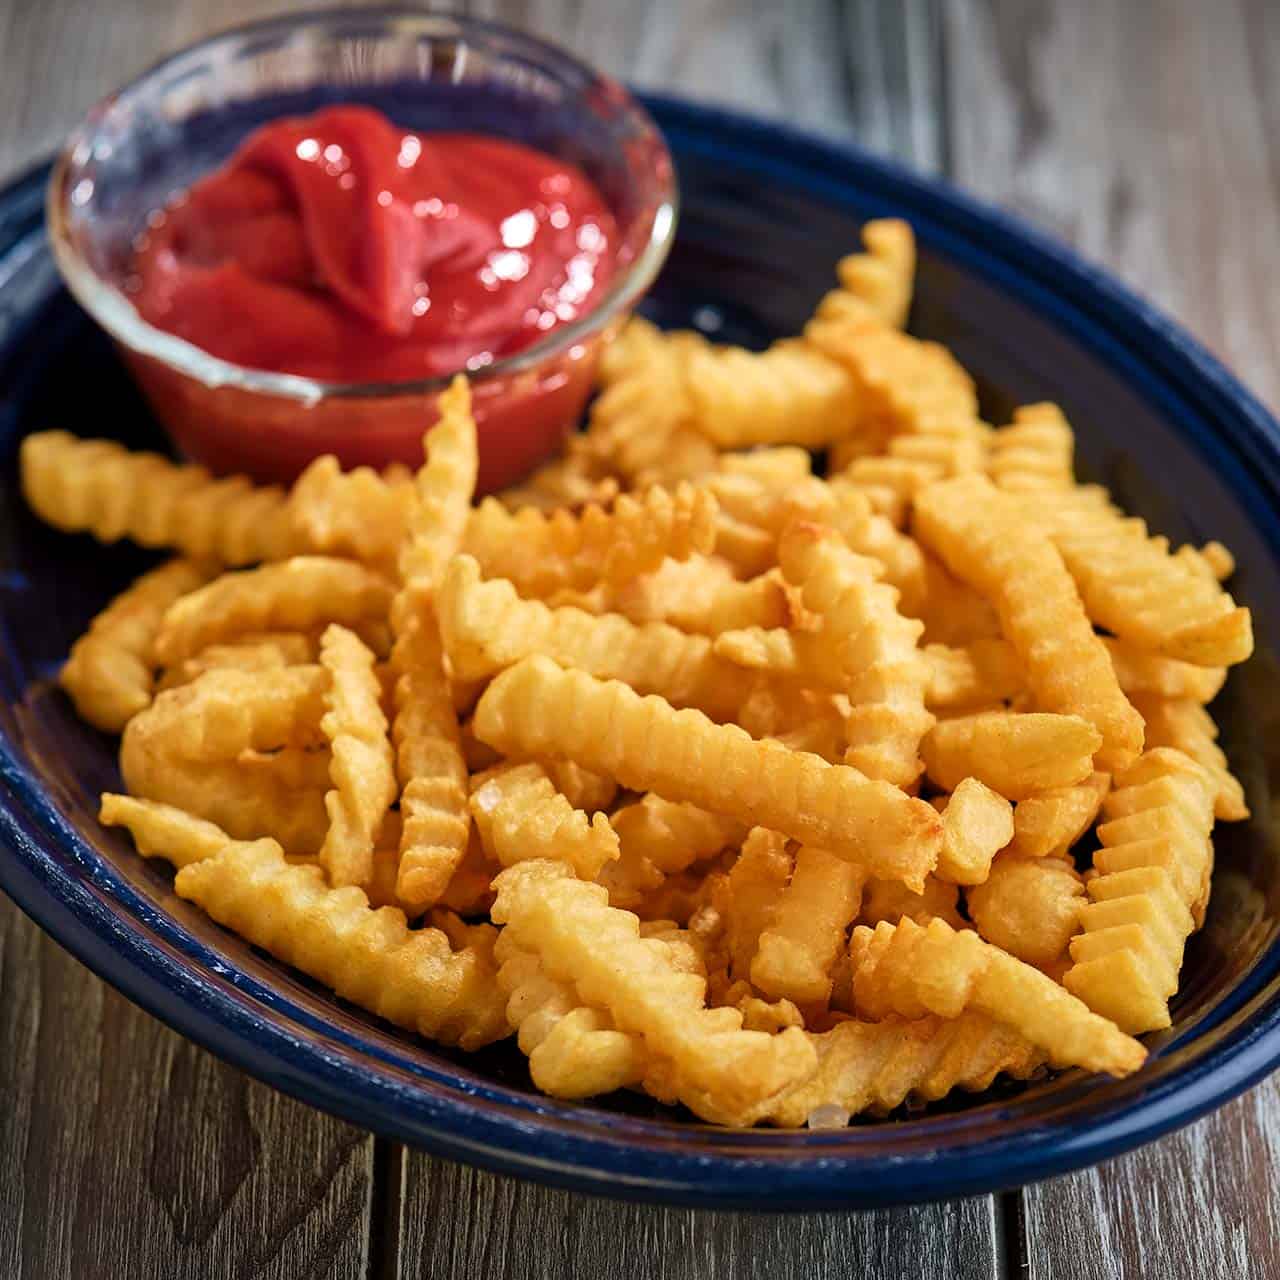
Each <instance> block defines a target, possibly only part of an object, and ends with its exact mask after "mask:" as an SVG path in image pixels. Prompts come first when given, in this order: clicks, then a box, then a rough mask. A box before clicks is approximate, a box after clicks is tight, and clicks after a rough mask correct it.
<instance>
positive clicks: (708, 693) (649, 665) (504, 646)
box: [437, 556, 743, 720]
mask: <svg viewBox="0 0 1280 1280" xmlns="http://www.w3.org/2000/svg"><path fill="white" fill-rule="evenodd" d="M437 608H438V614H439V620H440V628H441V634H442V636H443V638H444V642H445V647H446V650H447V652H448V654H449V661H450V664H451V665H452V667H453V670H454V671H455V672H457V673H458V674H459V675H461V676H464V677H466V678H469V679H477V678H484V677H487V676H490V675H493V674H494V673H495V672H498V671H501V670H502V669H503V668H504V667H509V666H512V665H513V664H515V663H516V662H519V661H520V660H521V659H522V658H526V657H529V656H530V655H531V654H544V655H545V656H547V657H549V658H551V659H552V660H553V661H554V662H558V663H560V664H562V665H564V666H566V667H576V668H579V669H581V670H583V671H588V672H590V673H591V674H592V675H594V676H599V677H600V678H601V679H606V680H623V681H625V682H626V683H627V684H629V685H631V686H632V687H633V688H634V689H636V690H638V691H639V692H640V693H657V694H661V695H662V696H663V697H664V698H666V699H667V701H669V702H671V703H672V704H673V705H675V706H693V707H697V708H699V710H701V711H705V712H706V713H707V714H708V715H709V716H711V717H712V718H713V719H716V720H728V719H731V718H732V717H733V715H734V713H735V712H736V711H737V708H738V706H739V704H740V703H741V701H742V698H743V690H742V682H741V676H740V674H739V673H738V672H737V671H736V670H735V668H734V666H733V664H732V663H730V662H727V661H726V660H724V659H723V658H719V657H717V656H716V654H715V653H714V652H713V651H712V642H711V640H710V639H708V637H706V636H698V635H688V634H687V633H685V632H683V631H680V630H677V629H676V628H675V627H671V626H668V625H667V624H666V623H665V622H649V623H645V624H644V625H642V626H637V625H636V624H635V623H634V622H630V621H628V620H627V619H626V618H624V617H622V616H621V615H620V614H616V613H606V614H599V615H597V614H592V613H585V612H583V610H581V609H574V608H563V609H549V608H548V607H547V606H546V605H545V604H543V603H542V602H541V601H540V600H521V599H520V597H519V596H518V595H517V594H516V590H515V587H514V586H513V585H512V584H511V583H510V582H508V581H506V580H505V579H502V578H495V579H492V580H490V581H488V582H482V581H481V580H480V566H479V565H478V564H477V563H476V561H475V560H473V559H472V558H471V557H470V556H456V557H455V558H454V559H453V560H452V561H451V563H450V565H449V570H448V572H447V573H446V575H445V579H444V582H443V583H442V584H441V587H440V592H439V596H438V599H437Z"/></svg>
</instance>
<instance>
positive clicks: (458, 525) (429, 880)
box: [391, 377, 479, 913]
mask: <svg viewBox="0 0 1280 1280" xmlns="http://www.w3.org/2000/svg"><path fill="white" fill-rule="evenodd" d="M439 408H440V418H439V421H438V422H437V423H436V424H435V426H433V427H432V428H431V430H430V431H428V432H427V434H426V437H425V438H424V440H423V451H424V453H425V454H426V459H427V460H426V463H425V464H424V465H423V466H422V467H421V468H419V470H418V473H417V475H416V476H415V477H414V492H415V496H416V501H415V503H414V507H413V510H412V511H411V513H410V517H409V533H408V536H407V537H406V539H405V542H404V545H403V546H402V547H401V550H400V562H399V568H400V582H401V585H400V590H399V591H398V592H396V595H395V598H394V599H393V600H392V602H391V627H392V631H393V632H394V634H395V643H394V646H393V648H392V652H391V665H392V668H393V670H394V671H395V675H396V682H395V690H394V694H393V701H394V705H395V714H394V716H393V718H392V725H391V737H392V742H393V744H394V746H395V751H396V773H397V776H398V778H399V781H400V813H401V818H402V824H401V835H400V870H399V874H398V877H397V880H396V894H397V896H398V897H399V899H400V900H401V902H403V903H404V904H405V905H406V907H407V909H409V910H411V911H413V912H415V913H416V912H418V911H422V910H424V909H425V908H427V907H429V906H431V905H432V904H433V903H435V902H437V901H439V899H440V897H441V895H442V894H444V893H445V892H446V890H447V888H448V886H449V883H450V881H451V879H452V878H453V875H454V873H455V872H456V871H457V869H458V866H459V864H460V863H461V862H462V860H463V857H464V855H465V854H466V851H467V845H468V838H469V836H470V831H471V812H470V810H469V809H468V807H467V763H466V759H465V757H464V755H463V750H462V740H461V735H460V732H459V729H458V716H457V712H456V711H455V710H454V704H453V689H452V687H451V685H450V681H449V677H448V673H447V672H446V670H445V661H444V648H443V645H442V643H441V640H440V631H439V627H438V625H437V622H436V615H435V602H434V596H435V591H436V588H437V586H438V585H439V581H440V578H441V576H442V575H443V573H444V567H445V565H446V564H447V563H448V561H449V559H450V557H451V556H453V555H454V554H455V553H456V551H457V549H458V543H459V541H460V540H461V538H462V534H463V530H464V529H465V527H466V522H467V519H468V512H469V511H470V508H471V496H472V494H473V492H474V490H475V482H476V474H477V470H478V467H479V450H478V445H477V442H476V425H475V420H474V418H473V417H472V415H471V392H470V389H469V387H468V385H467V381H466V379H465V378H462V377H457V378H455V379H454V380H453V382H452V383H451V384H450V386H449V389H448V390H447V391H446V392H445V393H444V394H443V395H442V396H441V397H440V404H439Z"/></svg>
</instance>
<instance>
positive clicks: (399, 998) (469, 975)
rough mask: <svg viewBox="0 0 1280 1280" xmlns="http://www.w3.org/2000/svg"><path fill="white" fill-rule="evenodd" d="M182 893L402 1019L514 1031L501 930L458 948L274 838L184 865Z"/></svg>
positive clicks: (472, 1038)
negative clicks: (500, 970) (338, 882)
mask: <svg viewBox="0 0 1280 1280" xmlns="http://www.w3.org/2000/svg"><path fill="white" fill-rule="evenodd" d="M174 888H175V889H176V890H177V892H178V894H179V896H181V897H183V898H188V899H190V900H191V901H192V902H194V903H196V904H197V905H198V906H200V907H203V908H204V910H205V911H206V912H208V914H209V915H210V916H212V917H213V918H214V919H215V920H216V921H217V922H218V923H219V924H223V925H226V926H227V927H228V928H231V929H234V930H235V931H236V932H237V933H238V934H240V935H241V937H243V938H245V939H247V940H248V941H249V942H251V943H253V945H254V946H258V947H262V948H263V950H265V951H269V952H271V954H272V955H274V956H276V957H278V958H279V959H281V960H283V961H285V963H286V964H291V965H294V966H295V967H296V968H298V969H301V970H302V971H303V972H304V973H307V974H309V975H310V976H311V977H313V978H316V979H317V980H318V981H320V982H323V983H324V984H325V985H326V986H329V987H332V988H333V990H334V991H336V992H337V993H338V995H340V996H342V997H343V998H344V999H346V1000H350V1001H351V1002H352V1003H353V1004H358V1005H360V1006H361V1007H363V1008H366V1009H369V1010H370V1011H371V1012H373V1013H376V1014H377V1015H378V1016H379V1017H382V1018H386V1019H387V1021H388V1022H394V1023H396V1024H397V1025H398V1026H402V1027H405V1028H407V1029H408V1030H410V1031H416V1032H418V1033H419V1034H420V1035H427V1036H431V1037H433V1038H434V1039H437V1040H440V1041H442V1042H444V1043H446V1044H457V1045H459V1046H461V1047H462V1048H464V1049H479V1048H481V1047H482V1046H483V1045H486V1044H489V1043H491V1042H492V1041H494V1040H499V1039H501V1038H502V1037H503V1036H505V1035H507V1034H509V1032H510V1026H509V1025H508V1023H507V1018H506V1008H505V1006H506V1001H505V998H504V996H503V993H502V990H501V988H500V987H499V986H498V982H497V966H496V965H495V964H494V961H493V942H494V940H495V939H496V937H497V931H496V930H494V929H492V928H489V927H488V926H485V927H484V928H483V929H476V930H473V931H472V933H471V937H472V938H473V939H474V941H473V944H472V945H471V946H468V947H466V948H463V949H461V950H456V951H455V950H453V948H452V947H451V946H450V943H449V939H448V938H447V937H446V936H445V934H444V933H443V932H442V931H441V930H439V929H434V928H428V929H415V930H413V931H412V932H410V931H409V929H408V928H407V926H406V923H405V917H404V913H403V912H401V911H398V910H396V909H395V908H394V907H382V908H380V909H379V910H377V911H374V910H372V909H371V908H370V906H369V901H368V899H367V898H366V897H365V895H364V894H363V893H362V892H361V891H360V890H359V889H357V888H355V887H354V886H347V887H346V888H343V889H330V888H329V887H328V886H327V885H326V884H325V881H324V872H323V871H321V870H320V868H319V867H314V866H290V865H289V864H288V863H287V862H286V861H285V859H284V855H283V853H282V852H281V850H280V846H279V845H278V844H276V843H275V841H273V840H256V841H254V842H253V843H251V844H247V843H242V842H239V841H231V842H228V844H227V845H226V847H225V848H224V849H223V850H222V852H220V853H218V854H216V855H215V856H213V857H211V858H204V859H201V860H200V861H197V862H192V863H189V864H188V865H187V866H185V867H183V869H182V870H181V871H179V872H178V876H177V879H176V880H175V881H174Z"/></svg>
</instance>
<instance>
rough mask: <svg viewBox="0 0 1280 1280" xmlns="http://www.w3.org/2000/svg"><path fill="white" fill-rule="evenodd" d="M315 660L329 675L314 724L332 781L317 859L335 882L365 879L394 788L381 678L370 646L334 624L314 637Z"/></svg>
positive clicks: (364, 880) (326, 799)
mask: <svg viewBox="0 0 1280 1280" xmlns="http://www.w3.org/2000/svg"><path fill="white" fill-rule="evenodd" d="M320 665H321V666H322V667H324V669H325V671H326V672H327V673H328V675H329V687H328V688H327V689H326V690H325V694H324V701H325V713H324V715H323V717H321V720H320V729H321V732H323V734H324V736H325V738H326V740H327V741H328V743H329V747H330V751H331V753H332V756H331V760H330V763H329V778H330V781H331V783H332V788H331V790H329V791H328V792H327V793H326V795H325V798H324V806H325V811H326V813H328V815H329V830H328V832H327V833H326V834H325V838H324V844H323V845H321V847H320V865H321V866H322V867H323V868H324V869H325V872H326V873H327V875H328V877H329V883H330V884H332V885H334V886H335V887H337V886H341V885H344V884H366V883H368V880H369V877H370V875H371V874H372V872H373V849H374V842H375V840H376V839H377V837H378V832H379V830H380V829H381V827H382V823H383V819H384V818H385V817H386V816H387V811H388V810H389V809H390V808H391V805H392V803H393V802H394V801H395V798H396V795H397V792H398V788H397V786H396V773H395V757H394V754H393V752H392V750H391V740H390V739H389V738H388V737H387V718H386V716H385V715H383V712H382V706H381V696H382V686H381V685H380V684H379V682H378V677H377V676H376V675H375V674H374V670H373V654H372V653H370V652H369V650H368V649H367V648H366V647H365V646H364V645H363V644H361V643H360V639H359V637H358V636H356V635H354V634H353V633H352V632H350V631H348V630H347V629H346V628H345V627H340V626H338V625H337V624H334V625H333V626H331V627H329V628H328V630H327V631H325V633H324V637H323V638H322V640H321V641H320Z"/></svg>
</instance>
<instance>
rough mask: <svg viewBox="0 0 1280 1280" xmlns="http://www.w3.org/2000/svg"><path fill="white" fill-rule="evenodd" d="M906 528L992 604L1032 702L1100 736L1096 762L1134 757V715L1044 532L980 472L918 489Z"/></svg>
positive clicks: (1118, 762)
mask: <svg viewBox="0 0 1280 1280" xmlns="http://www.w3.org/2000/svg"><path fill="white" fill-rule="evenodd" d="M915 528H916V532H917V534H918V535H919V536H920V538H921V539H922V540H923V541H924V542H926V543H927V544H928V545H929V547H930V548H931V549H932V550H933V551H934V552H936V553H937V554H938V555H939V556H941V557H942V559H943V560H944V561H946V563H947V566H948V568H950V569H951V571H952V572H953V573H955V574H957V575H958V576H959V577H961V578H963V579H964V580H965V581H967V582H968V583H969V584H970V585H971V586H973V587H975V588H977V590H979V591H981V592H982V593H983V594H984V595H985V596H987V597H988V598H989V599H990V600H991V601H992V602H993V603H994V604H995V606H996V608H997V610H998V612H999V614H1000V623H1001V627H1002V628H1003V630H1004V633H1005V636H1006V638H1007V639H1008V640H1009V642H1010V643H1011V644H1012V645H1013V647H1014V649H1015V650H1016V651H1017V653H1018V657H1019V659H1020V660H1021V662H1022V665H1023V668H1024V669H1025V671H1026V673H1027V682H1028V685H1029V686H1030V689H1031V692H1032V694H1033V695H1034V697H1035V700H1036V705H1037V706H1038V707H1040V708H1041V709H1042V710H1044V711H1055V712H1059V713H1061V714H1063V715H1078V716H1081V717H1083V718H1084V719H1085V720H1088V721H1089V723H1090V724H1092V725H1094V726H1095V727H1096V728H1097V729H1098V732H1099V733H1100V734H1101V735H1102V749H1101V751H1100V752H1099V756H1098V761H1099V764H1100V765H1101V766H1102V767H1103V768H1110V767H1112V766H1116V767H1122V766H1124V765H1126V764H1128V763H1131V762H1132V761H1133V760H1134V759H1136V758H1137V755H1138V753H1139V752H1140V751H1141V750H1142V717H1141V716H1139V715H1138V713H1137V712H1136V711H1135V710H1134V709H1133V707H1132V706H1131V705H1130V703H1129V701H1128V699H1127V698H1126V697H1125V696H1124V694H1123V692H1122V691H1121V689H1120V685H1119V683H1118V682H1117V680H1116V674H1115V670H1114V668H1113V667H1112V665H1111V660H1110V658H1109V657H1108V655H1107V651H1106V649H1105V648H1104V647H1103V645H1102V641H1101V640H1100V639H1099V638H1098V637H1097V635H1096V634H1095V633H1094V630H1093V627H1092V626H1091V625H1090V622H1089V619H1088V617H1086V615H1085V611H1084V606H1083V605H1082V604H1081V601H1080V596H1079V594H1078V593H1077V591H1076V587H1075V584H1074V583H1073V581H1072V578H1071V575H1070V574H1069V573H1068V572H1067V567H1066V566H1065V565H1064V564H1063V561H1062V557H1061V556H1060V555H1059V554H1058V553H1057V551H1056V550H1055V548H1054V546H1053V544H1052V543H1051V542H1050V541H1049V539H1048V538H1047V537H1045V536H1043V535H1037V534H1036V532H1035V530H1034V528H1032V529H1028V528H1027V527H1026V521H1025V520H1024V519H1023V517H1022V513H1021V511H1020V509H1019V508H1018V507H1017V506H1016V505H1012V504H1011V502H1010V500H1009V499H1007V498H1002V497H1001V495H1000V494H999V492H998V491H997V490H996V489H995V488H994V487H993V486H992V485H991V483H990V481H988V480H987V479H985V478H984V477H981V476H965V477H962V478H960V479H956V480H949V481H947V482H945V483H943V484H937V485H934V486H932V487H931V488H930V489H928V490H926V491H925V492H924V493H923V494H921V495H920V498H919V500H918V502H917V504H916V511H915Z"/></svg>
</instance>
